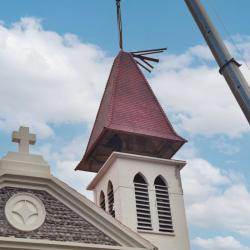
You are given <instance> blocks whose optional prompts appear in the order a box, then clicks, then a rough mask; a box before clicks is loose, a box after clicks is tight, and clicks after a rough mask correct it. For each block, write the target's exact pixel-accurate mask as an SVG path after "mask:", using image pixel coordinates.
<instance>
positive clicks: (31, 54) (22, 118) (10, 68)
mask: <svg viewBox="0 0 250 250" xmlns="http://www.w3.org/2000/svg"><path fill="white" fill-rule="evenodd" d="M110 63H111V60H110V59H109V58H108V57H106V56H105V54H104V52H103V51H102V50H101V49H100V48H98V47H96V46H94V45H91V44H84V43H82V42H80V41H79V40H78V38H77V37H76V36H74V35H71V34H66V35H64V36H61V35H59V34H58V33H56V32H51V31H45V30H44V29H43V27H42V26H41V24H40V22H39V20H37V19H35V18H22V19H21V20H20V21H19V22H18V23H15V24H14V25H12V26H11V27H10V28H7V27H5V26H3V24H0V77H1V81H0V88H1V99H0V129H3V130H12V129H16V128H17V127H18V126H19V125H26V126H30V127H31V128H32V130H33V131H35V132H36V133H39V135H40V136H49V135H52V134H53V129H52V127H51V126H50V124H60V123H77V122H81V123H86V124H87V125H89V124H91V123H92V121H93V119H94V117H95V113H96V110H97V108H98V104H99V99H100V96H101V94H102V90H103V88H104V84H105V81H106V79H107V77H108V70H109V67H110Z"/></svg>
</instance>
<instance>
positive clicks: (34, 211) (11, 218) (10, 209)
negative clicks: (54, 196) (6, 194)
mask: <svg viewBox="0 0 250 250" xmlns="http://www.w3.org/2000/svg"><path fill="white" fill-rule="evenodd" d="M5 216H6V219H7V221H8V222H9V223H10V224H11V226H13V227H14V228H16V229H18V230H20V231H25V232H28V231H33V230H35V229H37V228H39V227H40V226H41V225H42V224H43V222H44V220H45V217H46V211H45V207H44V205H43V203H42V201H41V200H40V199H38V198H37V197H36V196H35V195H32V194H30V193H18V194H15V195H13V196H12V197H11V198H10V199H9V200H8V201H7V203H6V205H5Z"/></svg>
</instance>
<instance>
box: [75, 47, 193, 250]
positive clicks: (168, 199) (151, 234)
mask: <svg viewBox="0 0 250 250" xmlns="http://www.w3.org/2000/svg"><path fill="white" fill-rule="evenodd" d="M185 142H186V140H185V139H183V138H182V137H180V136H179V135H178V134H177V133H176V132H175V130H174V129H173V127H172V125H171V124H170V122H169V120H168V118H167V116H166V115H165V113H164V111H163V109H162V108H161V106H160V104H159V102H158V101H157V99H156V97H155V95H154V93H153V91H152V90H151V88H150V86H149V84H148V82H147V80H146V79H145V77H144V75H143V74H142V72H141V70H140V69H139V67H138V65H137V63H136V60H135V59H134V57H133V55H132V54H131V53H127V52H124V51H120V52H119V54H118V55H117V57H116V58H115V60H114V63H113V66H112V69H111V73H110V76H109V79H108V82H107V85H106V88H105V91H104V94H103V97H102V100H101V104H100V107H99V111H98V113H97V117H96V120H95V123H94V127H93V129H92V133H91V136H90V139H89V143H88V146H87V149H86V152H85V154H84V156H83V159H82V160H81V162H80V163H79V164H78V166H77V167H76V170H82V171H91V172H96V173H97V174H96V176H95V177H94V179H93V180H92V181H91V183H90V184H89V186H88V190H93V191H94V197H95V203H96V205H97V206H99V207H100V208H102V209H103V210H105V211H106V212H107V213H109V214H110V216H111V218H112V217H114V218H115V219H117V220H119V221H120V222H121V223H122V224H124V225H126V226H128V227H129V228H131V229H132V230H133V231H135V232H137V233H138V234H140V235H142V236H143V237H144V238H145V239H147V240H149V241H150V242H151V243H152V244H154V245H155V246H156V247H158V249H159V250H168V249H169V250H188V249H190V248H189V239H188V230H187V223H186V217H185V207H184V200H183V191H182V185H181V177H180V171H181V169H182V168H183V167H184V166H185V164H186V163H185V162H184V161H177V160H174V159H172V156H173V155H174V154H175V153H176V152H177V151H178V150H179V149H180V147H181V146H182V145H183V144H184V143H185Z"/></svg>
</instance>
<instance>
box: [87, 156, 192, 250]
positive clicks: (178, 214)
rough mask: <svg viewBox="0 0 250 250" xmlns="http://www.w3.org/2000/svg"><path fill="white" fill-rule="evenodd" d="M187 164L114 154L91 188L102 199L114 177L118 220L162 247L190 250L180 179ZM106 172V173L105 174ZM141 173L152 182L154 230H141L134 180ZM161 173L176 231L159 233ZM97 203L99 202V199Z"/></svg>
mask: <svg viewBox="0 0 250 250" xmlns="http://www.w3.org/2000/svg"><path fill="white" fill-rule="evenodd" d="M184 165H185V162H182V161H175V160H165V159H158V158H152V157H145V156H138V155H131V154H124V153H113V155H112V156H111V157H110V158H109V159H108V160H107V162H106V163H105V164H104V166H103V168H104V169H102V171H101V172H102V173H101V174H100V172H99V173H98V174H97V176H96V177H95V178H94V180H93V181H92V182H91V183H90V185H89V187H92V188H93V189H94V190H95V193H96V194H97V197H98V199H99V195H100V192H101V190H103V191H104V192H105V195H106V196H107V186H108V181H109V180H111V181H112V183H113V187H114V199H115V201H114V202H115V209H116V219H118V220H119V221H121V223H123V224H124V225H126V226H128V227H130V228H131V229H132V230H134V231H136V232H138V233H140V234H141V235H142V236H143V237H145V238H146V239H147V240H149V241H150V242H152V243H153V244H155V245H156V246H157V247H158V248H159V250H166V249H171V250H172V249H173V250H175V249H176V250H177V249H178V250H188V249H189V240H188V231H187V224H186V216H185V208H184V201H183V192H182V187H181V179H180V170H181V168H182V167H183V166H184ZM103 172H105V173H104V174H103ZM137 173H141V174H142V175H143V176H144V177H145V178H146V180H147V182H148V190H149V201H150V212H151V222H152V231H142V230H137V214H136V202H135V190H134V183H133V180H134V177H135V175H136V174H137ZM98 175H99V176H98ZM159 175H161V176H162V177H163V178H164V179H165V180H166V182H167V184H168V191H169V199H170V205H171V213H172V221H173V228H174V233H165V232H159V223H158V213H157V204H156V196H155V189H154V181H155V178H156V177H157V176H159ZM94 186H95V187H94ZM106 201H107V197H106ZM97 204H98V205H99V200H98V203H97ZM106 208H107V204H106Z"/></svg>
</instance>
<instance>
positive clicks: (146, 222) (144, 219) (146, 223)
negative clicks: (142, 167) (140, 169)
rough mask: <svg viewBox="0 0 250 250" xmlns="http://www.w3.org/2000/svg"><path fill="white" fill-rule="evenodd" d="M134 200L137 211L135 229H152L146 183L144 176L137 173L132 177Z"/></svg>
mask: <svg viewBox="0 0 250 250" xmlns="http://www.w3.org/2000/svg"><path fill="white" fill-rule="evenodd" d="M134 187H135V201H136V213H137V229H141V230H152V224H151V215H150V205H149V195H148V184H147V182H146V180H145V178H144V177H143V176H142V175H141V174H140V173H138V174H137V175H136V176H135V177H134Z"/></svg>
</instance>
